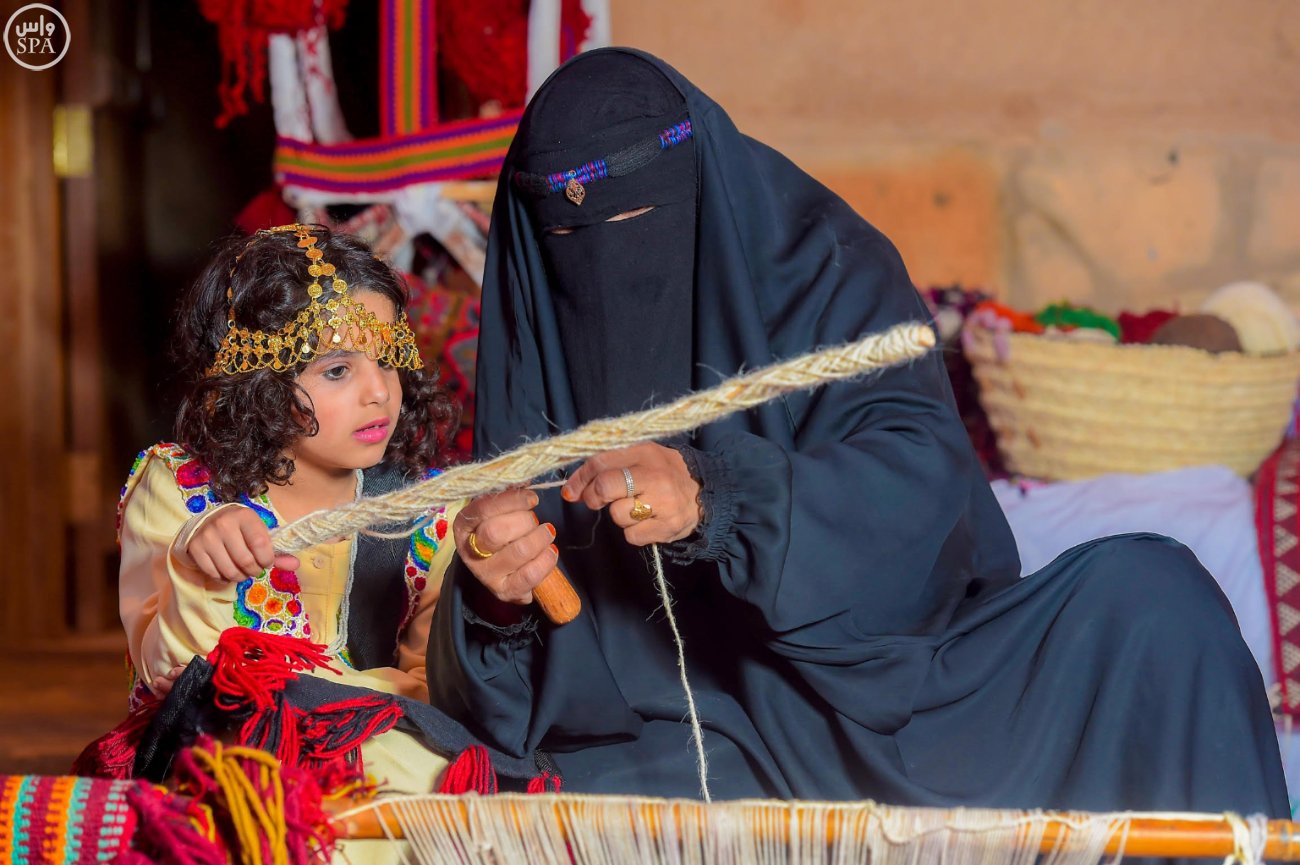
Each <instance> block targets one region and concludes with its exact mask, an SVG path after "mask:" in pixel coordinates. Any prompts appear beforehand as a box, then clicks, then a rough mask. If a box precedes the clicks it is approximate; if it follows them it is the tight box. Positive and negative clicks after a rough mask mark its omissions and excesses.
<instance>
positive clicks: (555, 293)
mask: <svg viewBox="0 0 1300 865" xmlns="http://www.w3.org/2000/svg"><path fill="white" fill-rule="evenodd" d="M536 104H537V107H536V108H535V109H534V112H533V117H534V121H535V122H533V123H532V124H530V125H529V126H528V128H527V130H526V131H524V132H523V133H522V134H521V136H520V142H521V146H522V147H523V148H524V150H525V152H524V153H523V155H522V157H521V159H520V166H521V168H522V170H524V171H527V172H530V173H534V174H540V175H549V174H554V173H560V172H564V171H567V170H569V169H572V168H576V167H578V166H581V165H584V164H586V163H589V162H592V161H594V160H598V159H602V158H604V157H606V156H608V155H609V154H612V153H616V152H618V151H620V150H621V149H623V148H625V147H628V146H631V145H635V144H637V143H639V142H643V141H646V140H651V139H654V138H656V136H658V135H659V133H660V132H661V131H662V130H664V129H667V128H669V127H672V126H673V125H674V124H676V123H678V122H680V121H681V120H683V119H684V118H685V116H686V102H685V100H684V99H683V98H682V95H681V94H680V93H679V92H678V91H677V89H676V88H675V87H673V85H672V84H671V83H670V82H669V81H668V79H667V78H665V77H664V75H663V74H662V73H661V72H659V71H658V70H657V69H655V68H654V67H652V66H650V65H648V64H628V63H624V62H620V61H619V60H618V59H617V58H615V57H612V56H608V55H606V56H595V57H592V58H590V59H589V60H588V61H587V62H585V63H583V64H580V65H575V66H574V74H573V75H569V76H566V77H564V78H561V79H557V80H556V81H555V82H554V85H553V86H551V87H548V88H547V89H546V90H544V91H543V92H542V93H540V94H539V96H538V99H537V100H536ZM550 106H556V107H555V108H554V110H552V109H551V108H550ZM695 198H696V195H695V160H694V150H693V148H692V147H691V143H690V141H689V140H688V141H686V142H685V143H684V144H681V145H678V146H676V147H673V148H671V149H668V150H665V151H664V152H663V153H662V154H658V155H656V158H655V159H653V160H652V161H651V162H650V163H649V164H648V165H646V166H645V167H643V168H641V169H640V170H638V171H635V172H633V173H632V174H630V175H627V176H622V177H607V178H601V179H599V180H596V181H594V182H591V183H588V184H586V185H585V186H584V193H583V197H582V199H581V203H580V204H575V203H574V202H573V201H572V200H571V199H570V198H568V197H566V196H565V195H564V194H563V193H562V192H555V193H552V194H550V195H545V196H528V197H527V198H526V202H527V205H528V207H529V210H530V212H531V215H532V219H533V222H534V225H535V226H536V227H537V228H539V229H540V230H541V231H540V234H539V235H538V237H537V241H538V244H539V246H540V248H541V253H542V259H543V261H544V262H545V265H546V273H547V278H548V284H549V285H550V287H551V299H552V301H553V303H554V309H555V320H556V325H557V327H558V330H559V335H560V340H561V342H562V344H563V346H564V356H565V360H566V361H567V366H568V372H569V383H570V386H571V387H572V391H573V402H574V406H575V408H576V410H577V416H578V417H579V418H581V419H583V420H589V419H592V418H597V417H607V416H613V415H619V414H624V413H626V412H629V411H634V410H636V409H639V408H643V407H645V405H646V404H647V403H649V402H650V401H654V402H659V401H662V400H664V399H668V398H671V397H675V396H679V395H680V394H682V393H685V392H686V391H688V390H690V387H691V378H690V371H691V336H692V328H691V318H692V314H691V307H692V304H691V297H692V295H693V294H694V291H693V288H694V284H693V282H694V277H693V271H694V263H695ZM645 208H650V209H649V210H647V211H645V212H643V213H639V214H637V211H640V210H644V209H645ZM628 214H634V215H632V216H631V217H630V218H626V219H620V218H619V217H620V216H624V215H628ZM611 219H613V220H615V221H610V220H611Z"/></svg>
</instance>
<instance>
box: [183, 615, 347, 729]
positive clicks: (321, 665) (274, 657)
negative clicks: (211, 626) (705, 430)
mask: <svg viewBox="0 0 1300 865" xmlns="http://www.w3.org/2000/svg"><path fill="white" fill-rule="evenodd" d="M208 663H209V664H211V665H212V668H213V670H212V686H213V688H214V689H215V691H216V695H215V697H214V699H213V701H214V702H215V703H216V705H217V708H219V709H223V710H225V711H236V710H238V709H240V708H242V707H244V706H245V705H246V704H247V703H249V702H252V704H253V707H254V708H255V709H258V710H264V709H270V708H272V707H273V706H274V705H275V699H274V696H273V695H274V694H277V693H279V692H280V691H283V690H284V686H285V685H286V684H287V683H288V682H290V681H292V680H293V679H296V678H297V677H298V673H299V672H303V671H306V670H316V669H323V670H329V671H331V672H333V673H339V671H338V670H337V669H335V668H334V667H331V666H330V665H329V656H327V655H326V654H325V646H324V645H323V644H321V643H313V642H312V641H310V640H304V639H301V638H298V637H282V636H279V635H276V634H263V633H260V632H258V631H254V630H252V629H251V628H227V629H226V630H224V631H222V632H221V636H220V637H219V638H218V639H217V645H216V648H214V649H213V650H212V651H211V652H210V653H208ZM340 675H342V674H341V673H340Z"/></svg>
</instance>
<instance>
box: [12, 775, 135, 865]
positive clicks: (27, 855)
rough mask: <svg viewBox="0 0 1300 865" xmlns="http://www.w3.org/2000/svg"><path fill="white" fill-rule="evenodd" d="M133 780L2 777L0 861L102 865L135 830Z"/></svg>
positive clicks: (122, 847)
mask: <svg viewBox="0 0 1300 865" xmlns="http://www.w3.org/2000/svg"><path fill="white" fill-rule="evenodd" d="M135 783H136V782H134V781H110V780H103V779H98V778H76V777H72V776H64V777H41V776H37V775H0V862H3V863H7V865H8V863H12V865H20V863H21V865H37V863H49V865H65V863H66V865H99V863H103V862H107V861H109V860H111V859H115V858H117V857H118V856H119V855H120V854H121V853H123V852H124V851H125V850H126V849H127V847H128V845H129V844H130V841H131V836H132V834H133V833H134V832H135V825H136V816H135V812H134V811H133V810H132V808H131V806H130V804H129V803H128V802H127V791H128V790H130V789H131V788H132V787H134V786H135Z"/></svg>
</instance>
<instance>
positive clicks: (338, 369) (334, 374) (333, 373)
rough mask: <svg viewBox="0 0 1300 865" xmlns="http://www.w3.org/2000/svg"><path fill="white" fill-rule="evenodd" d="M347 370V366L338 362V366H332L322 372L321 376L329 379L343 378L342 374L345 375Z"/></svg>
mask: <svg viewBox="0 0 1300 865" xmlns="http://www.w3.org/2000/svg"><path fill="white" fill-rule="evenodd" d="M347 372H348V368H347V367H346V366H343V365H341V364H340V365H339V366H332V367H330V368H329V369H327V370H325V371H324V372H322V373H321V378H325V379H329V380H330V381H338V380H339V379H341V378H343V376H345V375H347Z"/></svg>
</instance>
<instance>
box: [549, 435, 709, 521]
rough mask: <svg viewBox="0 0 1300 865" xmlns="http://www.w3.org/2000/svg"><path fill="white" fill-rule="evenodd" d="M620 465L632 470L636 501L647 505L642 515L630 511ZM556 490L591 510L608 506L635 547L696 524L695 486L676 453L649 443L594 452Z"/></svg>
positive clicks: (698, 515) (626, 483)
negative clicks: (647, 508) (604, 451)
mask: <svg viewBox="0 0 1300 865" xmlns="http://www.w3.org/2000/svg"><path fill="white" fill-rule="evenodd" d="M624 469H627V471H628V472H630V473H631V475H632V484H633V488H634V489H635V490H636V497H635V498H636V500H637V501H639V502H641V503H642V505H643V507H644V506H649V508H650V512H649V514H648V515H647V516H642V517H641V519H636V518H634V516H633V510H632V509H633V507H634V506H635V504H636V502H634V501H633V498H632V497H630V496H628V494H627V486H628V482H627V475H626V474H625V473H624V471H623V470H624ZM560 495H561V496H563V497H564V499H565V501H570V502H578V501H580V502H582V503H583V504H585V505H586V506H587V507H589V508H591V509H592V510H593V511H594V510H599V509H600V508H603V507H605V506H606V505H608V506H609V515H610V517H611V518H612V519H613V520H614V522H615V523H617V524H618V525H619V526H620V527H622V529H623V537H625V538H627V542H628V543H629V544H633V545H634V546H638V547H643V546H646V545H648V544H663V543H669V542H671V541H679V540H681V539H682V538H684V537H686V536H687V535H689V534H691V532H693V531H695V527H696V526H698V525H699V524H700V505H699V495H700V485H699V484H698V483H697V482H696V481H695V478H693V477H691V473H690V472H689V471H688V470H687V469H686V461H685V460H684V459H682V455H681V454H680V453H678V452H677V451H675V450H673V449H672V448H669V447H664V446H663V445H661V444H655V443H654V442H650V443H647V444H641V445H633V446H632V447H630V448H624V449H622V450H617V451H609V452H607V453H602V454H597V455H596V456H594V457H592V458H591V459H589V460H587V461H586V462H585V463H583V464H582V465H581V466H580V467H579V468H578V470H577V471H576V472H574V473H573V475H572V476H571V477H570V478H569V480H568V481H567V482H566V483H565V484H564V488H563V489H562V490H560Z"/></svg>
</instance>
